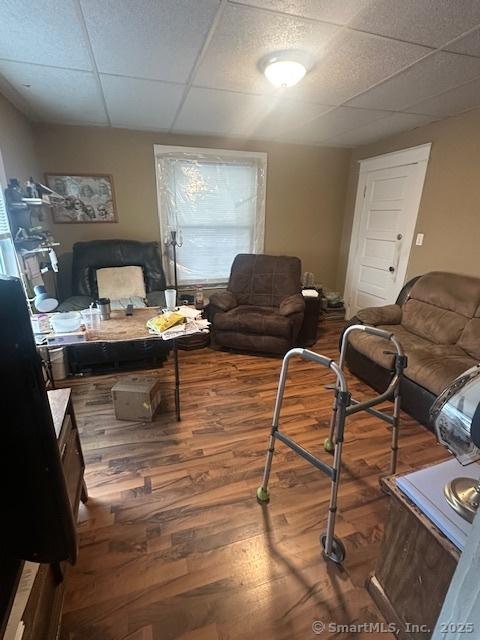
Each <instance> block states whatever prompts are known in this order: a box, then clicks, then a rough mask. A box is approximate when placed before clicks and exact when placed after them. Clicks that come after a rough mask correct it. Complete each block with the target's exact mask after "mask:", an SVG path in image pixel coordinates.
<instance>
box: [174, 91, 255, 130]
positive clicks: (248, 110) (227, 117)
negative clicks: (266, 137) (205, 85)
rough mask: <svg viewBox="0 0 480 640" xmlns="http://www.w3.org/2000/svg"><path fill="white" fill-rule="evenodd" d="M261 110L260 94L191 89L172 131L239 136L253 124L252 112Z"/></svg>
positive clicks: (253, 116) (253, 115)
mask: <svg viewBox="0 0 480 640" xmlns="http://www.w3.org/2000/svg"><path fill="white" fill-rule="evenodd" d="M261 109H262V97H261V96H255V95H248V94H243V93H233V92H231V91H216V90H214V89H199V88H192V89H190V91H189V92H188V95H187V98H186V100H185V102H184V104H183V106H182V109H181V110H180V113H179V115H178V117H177V119H176V121H175V124H174V127H173V131H175V132H183V133H191V132H198V133H212V134H219V135H228V134H231V135H242V134H245V133H246V132H247V130H248V127H249V126H252V125H253V126H254V124H255V123H254V118H255V114H256V113H258V112H260V111H261Z"/></svg>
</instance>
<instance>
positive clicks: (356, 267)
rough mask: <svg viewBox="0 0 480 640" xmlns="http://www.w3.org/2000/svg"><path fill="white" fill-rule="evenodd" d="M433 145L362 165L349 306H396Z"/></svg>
mask: <svg viewBox="0 0 480 640" xmlns="http://www.w3.org/2000/svg"><path fill="white" fill-rule="evenodd" d="M429 153H430V145H422V147H416V148H414V149H407V150H405V151H400V152H396V153H392V154H387V155H385V156H379V157H376V158H370V159H368V160H363V161H361V164H360V175H359V181H358V190H357V199H356V205H355V216H354V223H353V229H352V239H351V242H350V253H349V259H348V270H347V281H346V285H345V305H346V309H347V317H348V318H350V317H352V316H353V315H355V314H356V313H357V311H359V310H360V309H363V308H365V307H378V306H382V305H385V304H391V303H393V302H395V300H396V298H397V295H398V293H399V292H400V289H401V288H402V286H403V284H404V280H405V274H406V271H407V265H408V259H409V256H410V248H411V245H412V240H413V234H414V230H415V223H416V219H417V213H418V208H419V204H420V198H421V195H422V189H423V183H424V179H425V173H426V167H427V162H428V156H429Z"/></svg>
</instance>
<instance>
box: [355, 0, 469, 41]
mask: <svg viewBox="0 0 480 640" xmlns="http://www.w3.org/2000/svg"><path fill="white" fill-rule="evenodd" d="M476 24H480V2H478V0H376V1H375V2H372V3H371V4H370V5H369V6H368V8H366V9H365V10H364V11H363V12H361V13H359V14H358V15H357V16H356V17H355V18H354V19H353V20H352V22H351V23H350V26H351V27H353V28H356V29H362V30H364V31H369V32H371V33H378V34H380V35H383V36H388V37H391V38H398V39H399V40H406V41H408V42H417V43H419V44H424V45H428V46H431V47H439V46H441V45H443V44H446V43H447V42H448V41H449V40H452V39H453V38H456V37H457V36H459V35H461V34H462V33H464V32H465V31H468V30H469V29H471V28H472V27H474V26H475V25H476Z"/></svg>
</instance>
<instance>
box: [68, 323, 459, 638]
mask: <svg viewBox="0 0 480 640" xmlns="http://www.w3.org/2000/svg"><path fill="white" fill-rule="evenodd" d="M340 326H341V325H340V324H339V323H336V322H333V321H331V322H328V323H324V324H323V325H322V327H323V328H322V337H321V338H320V340H319V341H318V343H317V344H316V345H315V347H314V350H315V351H317V352H321V353H324V354H326V355H328V356H330V357H334V358H336V359H338V352H337V340H338V332H339V327H340ZM180 359H181V365H180V366H181V377H182V417H183V419H182V422H181V423H177V422H176V421H175V412H174V402H173V367H172V365H171V363H168V364H167V366H166V367H165V368H164V369H162V370H160V375H161V376H162V378H163V380H164V384H163V389H164V399H163V400H162V407H161V410H160V412H159V413H158V414H157V419H156V420H155V422H153V423H132V422H124V421H117V420H116V419H115V418H114V415H113V408H112V403H111V398H110V389H111V387H112V386H113V384H115V382H116V381H117V380H118V378H119V376H108V377H105V376H103V377H96V378H90V379H86V380H84V381H81V382H78V383H77V382H75V383H74V384H73V387H74V396H73V397H74V403H75V410H76V414H77V420H78V423H79V428H80V434H81V439H82V444H83V449H84V453H85V457H86V463H87V470H86V481H87V485H88V489H89V494H90V500H89V502H88V505H87V506H86V507H82V510H81V515H80V558H79V562H78V564H77V566H76V567H74V568H73V569H71V571H70V574H69V579H68V592H67V596H66V601H65V607H64V617H63V625H62V629H63V630H62V638H63V639H64V640H67V639H68V640H173V639H174V638H175V639H181V640H220V639H221V640H246V639H248V640H250V639H254V640H256V639H257V638H262V640H269V639H275V640H295V639H299V640H300V639H301V640H308V639H309V638H311V639H313V638H315V637H319V638H329V637H335V638H353V637H355V638H370V639H371V638H374V637H381V638H384V639H385V638H390V637H393V636H390V635H389V634H385V633H382V634H378V635H377V634H375V633H368V634H367V633H353V632H349V631H341V630H340V631H337V632H335V633H334V632H332V631H331V630H329V629H328V628H327V629H326V630H325V631H324V632H323V633H321V634H318V635H315V634H314V632H313V631H312V623H313V622H314V621H316V620H319V621H323V622H324V623H325V624H326V625H328V623H330V622H333V623H337V624H343V625H346V624H352V623H357V624H359V623H368V622H375V621H381V620H382V618H381V616H380V614H379V613H378V611H377V609H376V608H375V606H374V604H373V602H372V601H371V600H370V597H369V595H368V594H367V592H366V590H365V589H364V581H365V578H366V577H367V575H368V573H369V572H370V571H371V570H372V569H373V567H374V563H375V558H376V555H377V552H378V546H379V541H380V539H381V536H382V530H383V522H384V519H385V517H386V514H387V508H388V497H387V496H385V495H384V494H383V493H382V491H381V490H380V488H379V485H378V477H379V474H381V473H385V472H386V470H387V469H388V456H389V453H388V452H389V449H388V447H389V429H388V427H387V426H386V425H385V424H384V423H381V422H379V421H378V420H376V419H375V418H374V417H372V416H369V415H367V414H358V415H356V416H353V417H352V418H351V419H350V420H349V422H348V423H347V428H346V443H345V446H344V457H343V460H344V468H343V478H342V483H341V487H340V492H339V512H338V519H337V524H338V526H337V534H338V535H339V536H340V537H341V538H342V540H343V541H344V543H345V545H346V549H347V557H346V561H345V566H344V568H343V569H341V568H338V567H336V566H334V565H332V564H327V563H325V561H324V560H323V559H322V555H321V547H320V544H319V534H320V533H321V532H322V531H323V530H324V528H325V524H326V516H327V502H328V495H329V489H330V482H329V479H328V478H327V477H326V476H324V475H323V474H321V473H320V472H319V471H317V470H316V469H314V468H313V467H311V466H309V465H308V464H307V463H306V462H305V461H303V460H301V459H300V458H299V457H298V456H296V455H294V454H293V452H292V451H290V450H289V449H287V448H286V447H285V446H284V445H282V444H281V443H278V444H277V449H276V455H275V458H274V462H273V470H272V476H271V484H270V490H271V501H270V504H269V505H268V506H267V507H261V506H260V505H259V504H258V503H257V501H256V499H255V490H256V488H257V486H258V485H259V483H260V480H261V474H262V469H263V464H264V457H265V451H266V447H267V439H268V434H269V425H270V422H271V417H272V411H273V403H274V397H275V392H276V387H277V381H278V375H279V370H280V365H281V360H280V359H274V358H262V357H253V356H244V355H237V354H230V353H225V352H218V351H213V350H211V349H204V350H199V351H193V352H181V353H180ZM148 373H149V374H151V371H150V372H148ZM332 380H333V377H332V376H331V374H330V373H329V372H327V371H326V369H323V368H320V367H319V366H318V365H317V366H315V365H313V364H311V363H307V362H304V361H300V360H296V361H295V362H293V363H292V366H291V374H290V376H289V381H288V383H287V388H286V394H285V402H284V409H283V411H282V420H281V424H282V425H283V426H282V428H283V430H284V431H286V432H287V433H289V434H290V435H292V436H294V437H295V438H296V439H297V440H298V441H299V442H300V443H301V444H302V445H303V446H305V447H306V448H309V449H311V450H312V451H313V452H315V453H316V454H319V455H323V456H325V457H327V459H328V456H327V454H324V453H323V446H322V443H323V440H324V438H325V435H326V431H327V428H328V420H329V417H330V407H331V392H329V391H327V390H325V389H324V385H325V384H327V383H329V382H331V381H332ZM350 381H351V390H352V392H353V394H354V396H356V397H362V396H363V397H364V396H365V394H370V395H371V393H372V392H371V391H370V390H369V389H368V387H366V386H365V385H363V384H362V383H360V382H359V381H356V380H354V379H353V378H352V377H350ZM403 418H404V419H403V422H402V427H401V437H400V455H399V470H400V471H407V470H409V469H412V468H415V467H418V466H420V465H423V464H426V463H429V462H434V461H436V460H440V459H442V458H444V457H446V453H445V451H444V450H443V448H441V447H440V446H439V445H437V444H436V442H435V438H434V436H433V435H432V434H431V433H429V432H428V431H427V430H426V429H424V428H423V427H421V426H419V425H418V424H417V423H416V422H415V421H414V420H412V419H411V418H409V417H408V416H406V415H404V416H403Z"/></svg>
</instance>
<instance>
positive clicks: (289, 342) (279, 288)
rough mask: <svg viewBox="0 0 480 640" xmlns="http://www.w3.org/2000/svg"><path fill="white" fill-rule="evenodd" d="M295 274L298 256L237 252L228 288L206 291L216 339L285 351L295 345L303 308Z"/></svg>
mask: <svg viewBox="0 0 480 640" xmlns="http://www.w3.org/2000/svg"><path fill="white" fill-rule="evenodd" d="M300 276H301V262H300V260H299V259H298V258H293V257H288V256H267V255H253V254H239V255H238V256H236V258H235V260H234V261H233V265H232V269H231V272H230V279H229V282H228V287H227V290H226V291H222V292H219V293H214V294H213V295H212V296H210V309H209V314H210V319H211V321H212V325H213V336H214V340H215V343H216V344H217V345H219V346H222V347H227V348H230V349H235V350H240V351H249V352H262V353H273V354H283V353H285V352H286V351H288V349H290V348H291V347H293V346H294V345H295V341H296V339H297V336H298V333H299V331H300V327H301V325H302V321H303V314H304V309H305V302H304V299H303V296H302V293H301V291H302V287H301V283H300Z"/></svg>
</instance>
